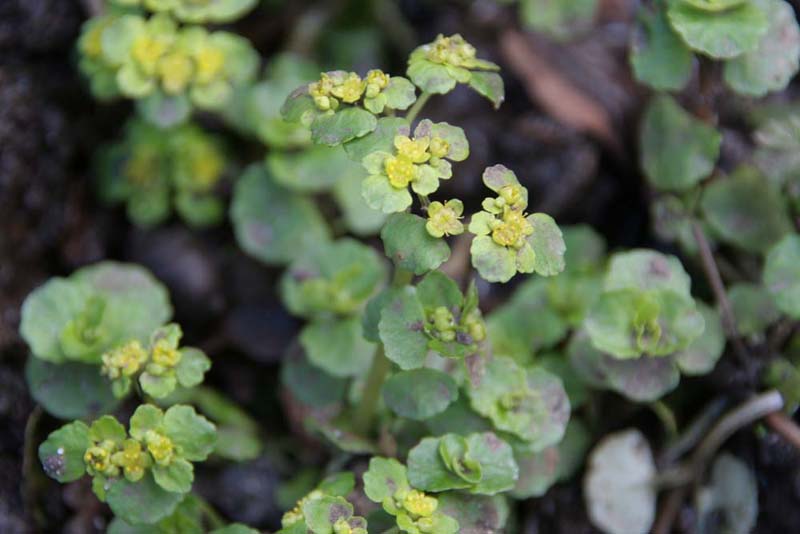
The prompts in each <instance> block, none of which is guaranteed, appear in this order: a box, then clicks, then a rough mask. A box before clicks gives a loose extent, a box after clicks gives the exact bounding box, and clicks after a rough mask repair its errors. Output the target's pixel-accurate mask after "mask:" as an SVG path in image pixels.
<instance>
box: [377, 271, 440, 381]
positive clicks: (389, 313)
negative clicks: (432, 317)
mask: <svg viewBox="0 0 800 534" xmlns="http://www.w3.org/2000/svg"><path fill="white" fill-rule="evenodd" d="M424 327H425V311H424V310H423V308H422V304H421V303H420V301H419V299H418V298H417V294H416V290H415V288H413V287H406V288H404V289H403V290H402V291H400V292H398V294H397V295H395V296H394V298H393V299H392V300H391V301H390V302H388V303H387V304H386V305H385V306H384V307H383V311H381V320H380V322H379V323H378V331H379V333H380V338H381V341H382V342H383V347H384V350H385V351H386V356H387V357H388V358H389V359H390V360H392V361H393V362H395V363H396V364H397V365H399V366H400V368H401V369H404V370H408V369H416V368H419V367H422V365H423V364H424V363H425V356H426V355H427V353H428V337H427V336H426V335H425V331H424Z"/></svg>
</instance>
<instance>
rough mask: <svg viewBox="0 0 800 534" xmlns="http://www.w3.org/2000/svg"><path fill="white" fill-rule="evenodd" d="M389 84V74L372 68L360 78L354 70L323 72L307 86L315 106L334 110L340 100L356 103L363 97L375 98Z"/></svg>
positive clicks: (325, 109) (324, 109)
mask: <svg viewBox="0 0 800 534" xmlns="http://www.w3.org/2000/svg"><path fill="white" fill-rule="evenodd" d="M388 85H389V75H388V74H386V73H384V72H383V71H381V70H378V69H374V70H371V71H369V72H368V73H367V75H366V77H364V78H361V76H359V75H358V74H356V73H355V72H344V71H333V72H323V73H322V74H321V76H320V79H319V81H316V82H313V83H312V84H310V85H309V86H308V93H309V94H310V95H311V97H312V98H313V99H314V103H315V104H316V106H317V108H319V109H320V110H322V111H328V110H336V109H337V108H338V107H339V103H340V102H344V103H345V104H356V103H358V101H359V100H361V98H362V96H363V97H364V98H368V99H370V98H375V97H377V96H378V95H379V94H380V93H381V91H383V90H384V89H385V88H386V87H387V86H388Z"/></svg>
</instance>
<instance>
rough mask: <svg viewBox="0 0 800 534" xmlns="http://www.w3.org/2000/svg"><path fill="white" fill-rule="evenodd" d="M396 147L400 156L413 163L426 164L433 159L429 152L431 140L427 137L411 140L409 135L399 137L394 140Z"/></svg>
mask: <svg viewBox="0 0 800 534" xmlns="http://www.w3.org/2000/svg"><path fill="white" fill-rule="evenodd" d="M394 146H395V148H396V149H397V154H398V155H399V156H402V157H403V158H405V159H407V160H408V161H410V162H412V163H425V162H426V161H428V160H429V159H431V155H430V153H429V152H428V147H429V146H430V139H429V138H427V137H423V138H421V139H411V138H410V137H408V136H407V135H398V136H396V137H395V138H394Z"/></svg>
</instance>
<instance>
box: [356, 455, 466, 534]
mask: <svg viewBox="0 0 800 534" xmlns="http://www.w3.org/2000/svg"><path fill="white" fill-rule="evenodd" d="M364 493H365V494H366V495H367V498H369V500H371V501H372V502H375V503H378V504H380V505H381V506H382V507H383V510H384V511H385V512H386V513H388V514H389V515H391V516H393V517H394V520H395V525H396V527H397V528H398V529H399V530H400V532H406V533H408V534H434V533H435V534H455V533H456V532H458V531H459V523H458V521H457V520H456V519H454V518H453V517H451V516H449V515H446V514H444V513H442V512H441V511H439V510H438V508H439V499H438V498H436V497H433V496H431V495H427V494H426V493H424V492H422V491H420V490H418V489H413V488H412V487H411V484H410V483H409V481H408V474H407V470H406V466H404V465H403V464H401V463H400V462H398V461H397V460H395V459H394V458H381V457H373V458H372V459H371V460H370V462H369V470H367V472H366V473H364Z"/></svg>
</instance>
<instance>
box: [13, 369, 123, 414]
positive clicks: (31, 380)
mask: <svg viewBox="0 0 800 534" xmlns="http://www.w3.org/2000/svg"><path fill="white" fill-rule="evenodd" d="M25 378H26V380H27V382H28V388H30V391H31V395H32V396H33V398H34V399H35V400H36V402H38V403H39V404H41V405H42V407H43V408H44V409H45V410H46V411H47V413H49V414H51V415H53V416H55V417H58V418H60V419H79V418H83V417H85V418H91V417H93V416H97V415H100V414H104V413H109V412H111V411H113V410H114V408H115V407H116V406H117V404H118V403H119V400H118V399H117V398H116V397H114V394H113V393H112V391H111V384H110V383H109V382H108V380H107V379H106V378H105V377H103V376H101V375H100V369H99V368H98V367H97V366H96V365H86V364H82V363H72V362H70V363H63V364H53V363H49V362H45V361H42V360H39V359H38V358H28V362H27V365H26V367H25Z"/></svg>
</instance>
